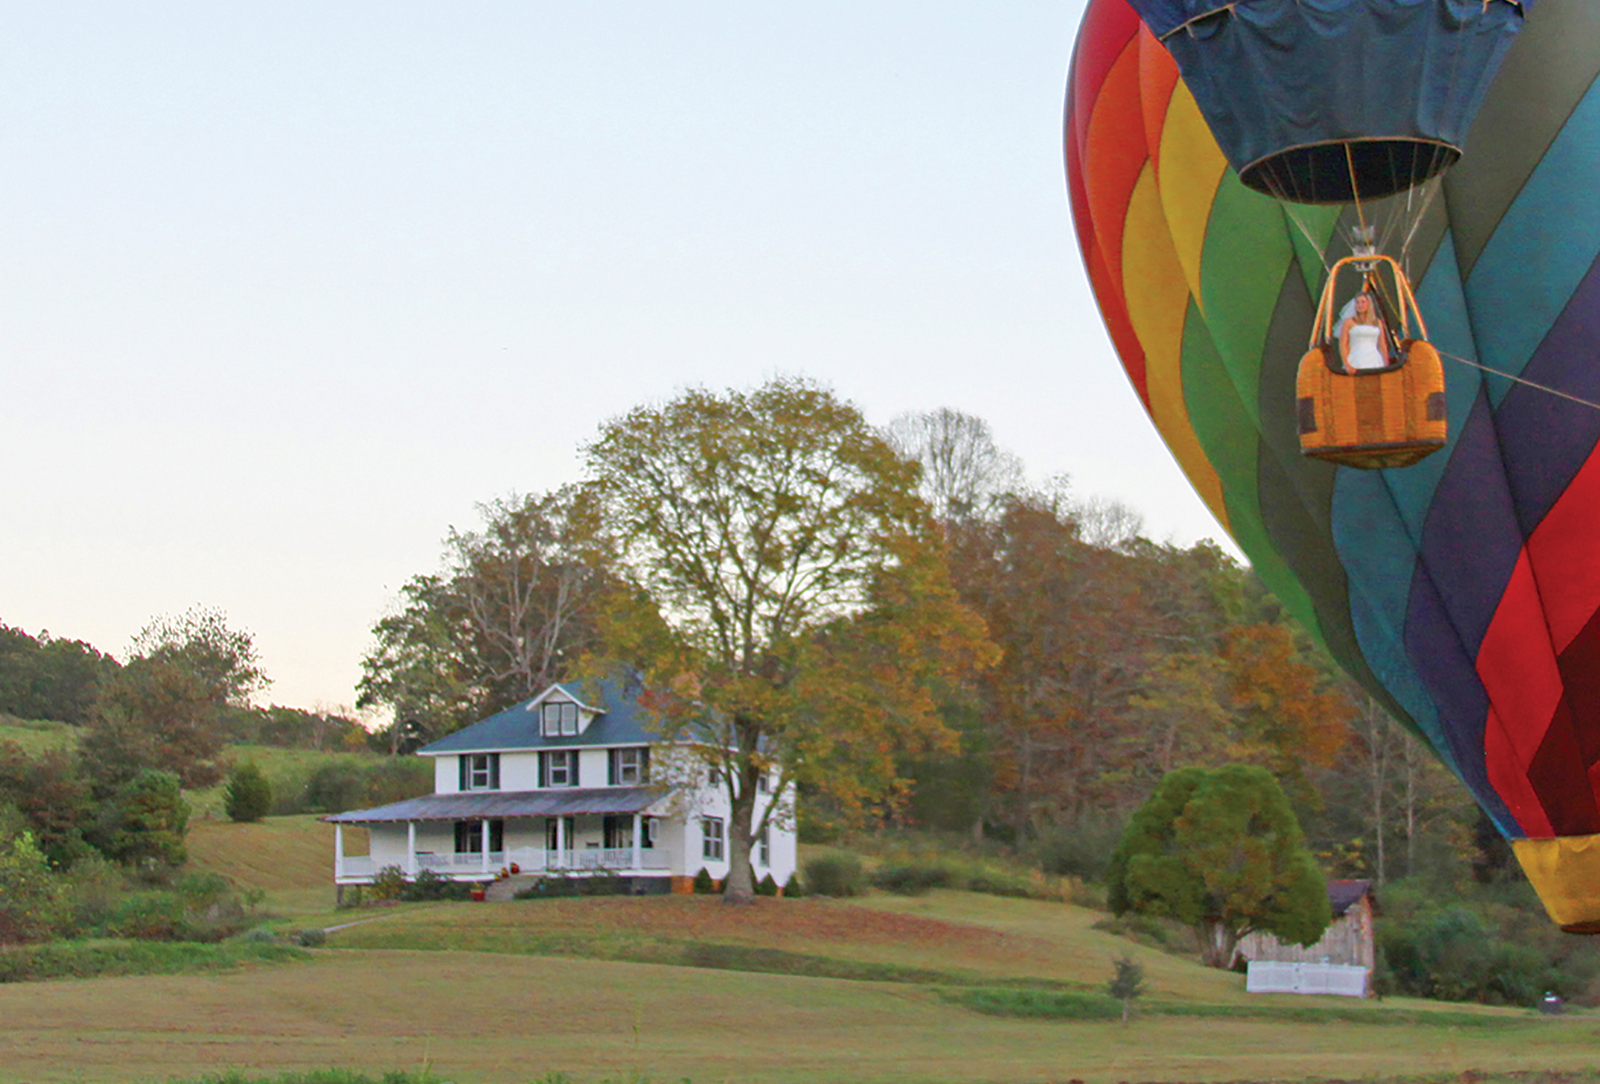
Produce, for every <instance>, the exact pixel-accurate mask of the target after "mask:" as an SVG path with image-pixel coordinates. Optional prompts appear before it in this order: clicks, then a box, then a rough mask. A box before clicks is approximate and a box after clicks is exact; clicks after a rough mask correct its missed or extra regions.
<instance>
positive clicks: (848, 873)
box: [806, 851, 867, 898]
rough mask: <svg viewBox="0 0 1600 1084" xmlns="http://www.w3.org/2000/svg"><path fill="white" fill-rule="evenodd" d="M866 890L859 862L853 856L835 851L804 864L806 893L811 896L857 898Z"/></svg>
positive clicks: (865, 882) (865, 881)
mask: <svg viewBox="0 0 1600 1084" xmlns="http://www.w3.org/2000/svg"><path fill="white" fill-rule="evenodd" d="M866 890H867V878H866V875H865V874H863V873H862V871H861V860H860V859H858V858H857V857H856V856H855V855H853V854H846V853H845V852H843V851H835V852H833V853H831V854H824V855H819V856H818V857H816V858H813V859H812V860H811V861H809V862H807V863H806V891H807V892H809V893H810V894H811V895H813V896H833V897H835V898H838V897H842V896H859V895H861V894H862V893H863V892H865V891H866Z"/></svg>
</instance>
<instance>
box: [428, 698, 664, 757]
mask: <svg viewBox="0 0 1600 1084" xmlns="http://www.w3.org/2000/svg"><path fill="white" fill-rule="evenodd" d="M556 689H560V690H561V692H563V693H565V694H566V695H567V696H569V697H571V698H572V699H573V700H575V701H577V702H578V704H579V705H581V706H583V707H589V708H594V707H600V708H602V710H601V711H600V714H598V715H596V716H594V718H592V719H590V720H589V725H588V726H587V727H585V728H584V730H583V733H581V734H569V735H567V736H566V737H546V736H545V735H543V734H541V733H539V711H538V706H539V704H540V702H541V701H543V700H544V699H545V697H547V696H549V695H550V694H551V693H552V692H554V691H555V690H556ZM642 691H643V690H642V689H641V688H640V687H639V685H638V684H637V683H636V682H633V681H629V682H628V683H627V685H626V686H624V685H623V684H621V683H619V682H617V681H597V682H594V683H592V684H589V683H585V684H583V685H579V684H577V683H572V682H569V683H567V684H566V685H554V686H551V687H550V688H549V689H546V690H545V691H544V692H542V693H540V694H539V695H538V696H536V697H534V698H533V699H531V700H524V701H522V702H521V703H520V704H513V705H512V706H511V707H509V708H507V709H506V710H505V711H502V712H500V713H498V714H496V715H491V716H489V717H488V718H487V719H482V720H480V721H478V722H476V723H473V724H472V725H471V726H469V727H465V728H463V729H461V730H458V731H456V732H455V733H454V734H447V735H446V736H444V737H442V738H440V739H439V740H438V741H436V742H432V743H430V744H428V745H424V746H423V747H422V748H421V749H418V750H417V752H418V754H420V755H421V756H444V755H449V754H455V753H499V752H507V751H510V750H517V749H572V748H577V747H579V746H594V745H647V744H649V743H651V742H654V741H659V740H660V735H659V734H656V733H654V732H653V730H652V729H651V726H650V719H649V713H648V712H647V711H646V710H645V709H644V708H643V707H642V706H640V704H639V694H640V692H642Z"/></svg>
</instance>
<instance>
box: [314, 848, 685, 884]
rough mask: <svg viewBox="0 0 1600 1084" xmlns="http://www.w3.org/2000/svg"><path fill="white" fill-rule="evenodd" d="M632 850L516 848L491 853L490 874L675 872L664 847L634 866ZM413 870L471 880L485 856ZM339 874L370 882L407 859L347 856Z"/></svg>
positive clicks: (443, 858)
mask: <svg viewBox="0 0 1600 1084" xmlns="http://www.w3.org/2000/svg"><path fill="white" fill-rule="evenodd" d="M633 855H634V852H633V848H631V847H585V848H581V849H576V850H565V851H551V850H546V849H544V848H542V847H515V848H513V849H511V850H509V851H490V852H489V862H488V871H489V872H490V873H497V872H499V871H500V870H502V869H507V868H509V867H510V866H512V865H513V864H514V865H516V867H517V869H518V871H519V872H521V873H569V872H572V873H594V872H600V871H608V872H617V873H627V872H630V871H633V870H664V869H671V868H672V856H671V854H670V853H669V852H668V851H667V850H666V849H665V848H663V847H645V848H641V849H640V851H639V864H638V865H637V866H635V865H634V864H633ZM415 859H416V861H415V863H414V866H413V868H415V869H417V870H424V869H429V870H433V871H434V872H435V873H438V874H440V875H441V876H444V877H449V878H452V879H454V878H458V877H471V876H473V875H474V874H477V875H480V876H481V875H482V873H483V871H484V861H483V853H482V852H481V851H480V852H478V853H475V854H430V853H427V852H419V853H418V854H417V855H416V856H415ZM338 866H339V868H338V869H337V870H336V874H337V876H338V877H339V878H340V879H349V878H355V877H360V878H369V877H374V876H376V875H377V873H378V871H379V870H380V869H382V868H383V867H384V866H399V867H400V868H401V869H405V868H406V861H405V856H404V855H398V856H396V857H394V858H386V859H382V860H379V859H375V858H373V857H372V856H371V855H346V856H345V857H344V858H342V859H340V860H339V863H338Z"/></svg>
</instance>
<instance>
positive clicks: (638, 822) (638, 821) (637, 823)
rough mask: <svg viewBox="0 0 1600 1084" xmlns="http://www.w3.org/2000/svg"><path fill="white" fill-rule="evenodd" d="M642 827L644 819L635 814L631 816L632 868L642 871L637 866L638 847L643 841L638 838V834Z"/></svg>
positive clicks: (638, 865) (641, 867) (639, 866)
mask: <svg viewBox="0 0 1600 1084" xmlns="http://www.w3.org/2000/svg"><path fill="white" fill-rule="evenodd" d="M643 827H644V818H643V817H641V816H639V814H637V813H635V814H634V815H633V868H634V869H643V868H644V867H643V866H641V865H640V864H639V848H640V845H641V844H642V843H643V840H641V839H640V838H639V832H640V830H641V829H642V828H643Z"/></svg>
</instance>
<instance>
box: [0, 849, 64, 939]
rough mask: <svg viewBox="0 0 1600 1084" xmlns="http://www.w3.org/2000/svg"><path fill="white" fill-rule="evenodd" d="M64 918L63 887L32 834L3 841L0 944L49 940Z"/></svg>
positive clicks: (0, 850)
mask: <svg viewBox="0 0 1600 1084" xmlns="http://www.w3.org/2000/svg"><path fill="white" fill-rule="evenodd" d="M65 918H66V908H65V906H64V901H63V900H62V893H61V886H60V884H59V883H58V882H57V881H56V879H55V877H53V876H52V875H51V873H50V867H49V864H48V863H46V862H45V858H44V852H42V851H40V850H39V848H38V847H37V846H36V845H35V844H34V842H33V835H32V833H30V832H22V833H21V834H20V835H17V836H16V837H15V838H13V839H10V840H0V944H6V943H18V942H24V941H48V940H49V939H50V938H51V937H53V936H54V935H55V934H56V932H57V931H58V930H59V929H60V928H61V926H62V925H63V924H64V920H65Z"/></svg>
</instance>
